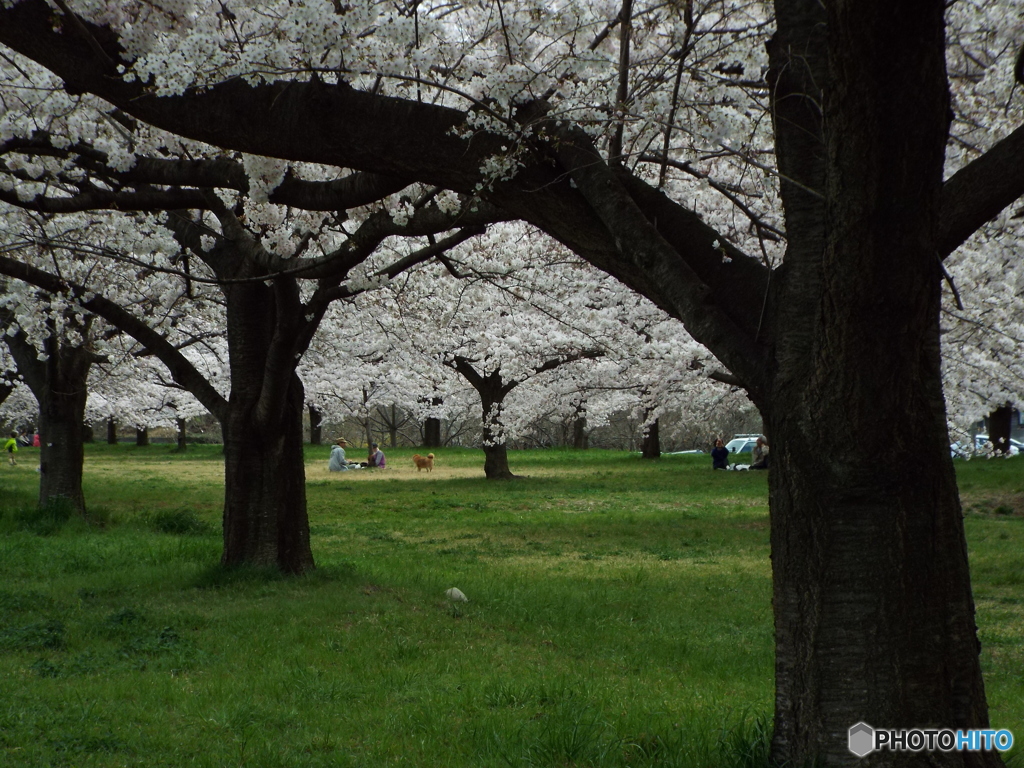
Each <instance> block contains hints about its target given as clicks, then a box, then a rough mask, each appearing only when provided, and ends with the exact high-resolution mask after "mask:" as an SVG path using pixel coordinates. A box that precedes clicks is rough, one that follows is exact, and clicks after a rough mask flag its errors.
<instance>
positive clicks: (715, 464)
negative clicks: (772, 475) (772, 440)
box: [711, 435, 768, 469]
mask: <svg viewBox="0 0 1024 768" xmlns="http://www.w3.org/2000/svg"><path fill="white" fill-rule="evenodd" d="M711 468H712V469H768V441H767V440H766V439H765V438H764V435H761V436H759V437H758V438H757V440H756V441H755V443H754V448H753V450H752V451H751V452H750V464H749V465H745V464H730V463H729V449H728V448H726V447H725V442H724V441H723V440H722V438H718V439H716V440H715V447H714V448H712V449H711Z"/></svg>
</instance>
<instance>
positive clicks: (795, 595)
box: [756, 2, 1001, 766]
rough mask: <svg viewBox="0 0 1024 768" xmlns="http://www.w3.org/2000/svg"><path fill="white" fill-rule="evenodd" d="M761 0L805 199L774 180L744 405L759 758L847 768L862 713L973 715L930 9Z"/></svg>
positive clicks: (973, 662) (979, 715)
mask: <svg viewBox="0 0 1024 768" xmlns="http://www.w3.org/2000/svg"><path fill="white" fill-rule="evenodd" d="M777 8H778V9H779V12H780V17H779V32H778V33H777V34H776V36H775V38H774V39H773V41H772V46H771V48H770V56H771V65H772V73H773V74H772V77H773V80H772V85H773V95H774V101H773V108H774V113H775V121H776V135H777V137H778V142H779V145H778V157H779V165H780V170H781V171H782V172H783V174H784V177H786V178H789V179H793V180H795V181H798V182H800V183H802V184H803V185H804V187H803V188H800V187H798V186H796V185H795V184H792V183H787V182H783V185H782V189H783V195H784V200H785V205H786V219H787V231H788V233H789V249H788V251H787V256H786V262H785V266H784V267H783V268H782V270H780V272H782V273H783V274H780V275H779V277H780V278H781V279H780V280H777V281H775V283H774V285H775V287H776V290H777V292H778V297H777V300H776V301H774V302H773V304H772V306H773V308H774V317H773V322H772V328H773V329H774V337H775V346H774V359H775V361H776V366H777V369H776V373H775V375H774V376H772V378H771V380H770V382H769V386H767V387H766V388H765V390H764V391H763V392H759V393H757V395H756V399H757V401H758V405H759V407H760V410H761V413H762V416H763V417H764V420H765V426H766V431H767V435H768V438H769V442H770V444H771V446H772V465H771V471H770V499H771V510H772V516H771V526H772V532H771V541H772V564H773V577H774V606H775V632H776V699H775V702H776V711H775V738H774V744H773V756H774V757H775V758H776V759H779V760H788V761H792V762H793V763H794V764H802V763H803V762H804V761H807V760H811V759H820V760H822V761H823V762H824V763H825V764H827V765H852V764H857V763H858V762H859V761H858V760H857V759H856V758H854V757H853V756H852V755H851V754H850V753H849V752H848V750H847V747H846V732H847V729H848V728H849V727H850V725H852V724H854V723H856V722H858V721H861V720H864V721H867V722H870V723H871V724H873V725H878V724H882V723H884V724H885V727H914V726H915V725H916V726H919V725H920V724H921V723H927V724H935V725H938V724H944V725H946V726H947V727H954V728H969V727H983V726H985V725H986V724H987V714H986V712H987V709H986V703H985V694H984V686H983V683H982V676H981V668H980V665H979V663H978V648H979V645H978V640H977V636H976V629H975V624H974V605H973V600H972V597H971V589H970V579H969V575H968V564H967V554H966V542H965V539H964V531H963V524H962V515H961V510H960V504H959V497H958V494H957V489H956V479H955V477H954V473H953V465H952V461H951V459H950V454H949V447H948V446H949V437H948V434H947V430H946V419H945V410H944V403H943V397H942V382H941V372H940V364H939V333H938V330H939V328H938V317H939V304H940V287H941V286H940V275H939V269H938V264H937V259H936V253H937V252H938V242H937V235H938V232H939V230H940V227H939V218H938V216H939V211H940V208H941V204H940V200H941V191H942V168H943V155H944V148H945V141H946V135H947V130H948V120H949V117H948V110H949V100H948V94H947V91H946V86H945V82H946V81H945V76H944V45H943V7H942V5H941V4H940V3H934V4H931V5H930V7H928V8H925V6H924V4H901V5H898V6H893V5H891V4H890V5H885V4H881V3H879V4H875V5H870V4H864V3H859V4H858V3H849V2H837V3H829V4H827V5H821V6H819V5H816V4H814V3H803V2H786V3H782V2H780V3H778V4H777ZM826 8H827V18H826ZM825 26H827V28H828V29H829V30H830V31H834V33H833V34H830V36H829V37H828V38H827V42H828V47H827V48H826V47H825V42H826V39H825V38H823V37H822V36H821V35H820V32H819V30H820V29H821V28H822V27H825ZM909 41H913V42H909ZM823 83H829V84H830V85H831V86H832V87H831V88H829V89H827V90H825V91H824V92H823V91H822V90H821V89H820V86H819V85H818V84H823ZM819 105H820V106H819ZM819 109H823V110H824V115H821V114H820V113H819ZM808 189H810V190H816V191H817V192H819V193H820V196H819V195H815V194H812V193H810V192H808V191H807V190H808ZM840 296H841V299H840ZM879 371H884V372H885V373H884V375H882V376H879V375H875V373H873V372H879ZM825 444H829V445H832V446H834V449H833V450H831V451H829V452H827V453H826V452H822V451H820V450H818V448H819V447H820V446H822V445H825ZM922 759H923V758H922V757H921V756H918V755H910V754H900V753H879V754H876V755H874V756H872V758H871V765H893V766H897V765H908V766H909V765H917V764H921V761H922ZM927 762H928V764H929V765H932V766H940V765H941V766H947V765H948V766H961V765H971V766H982V765H992V766H994V765H1000V764H1001V761H1000V759H999V757H998V756H997V755H995V754H991V753H985V754H968V753H939V752H932V753H929V755H928V758H927Z"/></svg>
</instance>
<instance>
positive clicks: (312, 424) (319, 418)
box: [309, 405, 324, 445]
mask: <svg viewBox="0 0 1024 768" xmlns="http://www.w3.org/2000/svg"><path fill="white" fill-rule="evenodd" d="M323 418H324V415H323V414H322V413H321V412H320V409H319V408H317V407H316V406H315V405H311V406H309V444H310V445H320V444H321V443H322V442H323V438H324V428H323Z"/></svg>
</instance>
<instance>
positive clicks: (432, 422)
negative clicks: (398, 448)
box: [423, 416, 441, 448]
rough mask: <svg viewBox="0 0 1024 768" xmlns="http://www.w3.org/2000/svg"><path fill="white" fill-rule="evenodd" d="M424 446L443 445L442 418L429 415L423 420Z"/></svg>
mask: <svg viewBox="0 0 1024 768" xmlns="http://www.w3.org/2000/svg"><path fill="white" fill-rule="evenodd" d="M423 447H424V448H440V447H441V420H440V419H438V418H435V417H434V416H428V417H427V419H426V420H425V421H424V422H423Z"/></svg>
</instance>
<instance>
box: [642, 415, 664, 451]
mask: <svg viewBox="0 0 1024 768" xmlns="http://www.w3.org/2000/svg"><path fill="white" fill-rule="evenodd" d="M640 455H641V456H642V457H643V458H645V459H660V458H661V438H660V436H659V434H658V420H657V419H655V420H654V421H652V422H651V423H650V424H648V425H647V429H646V430H645V431H644V440H643V445H642V446H641V449H640Z"/></svg>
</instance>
